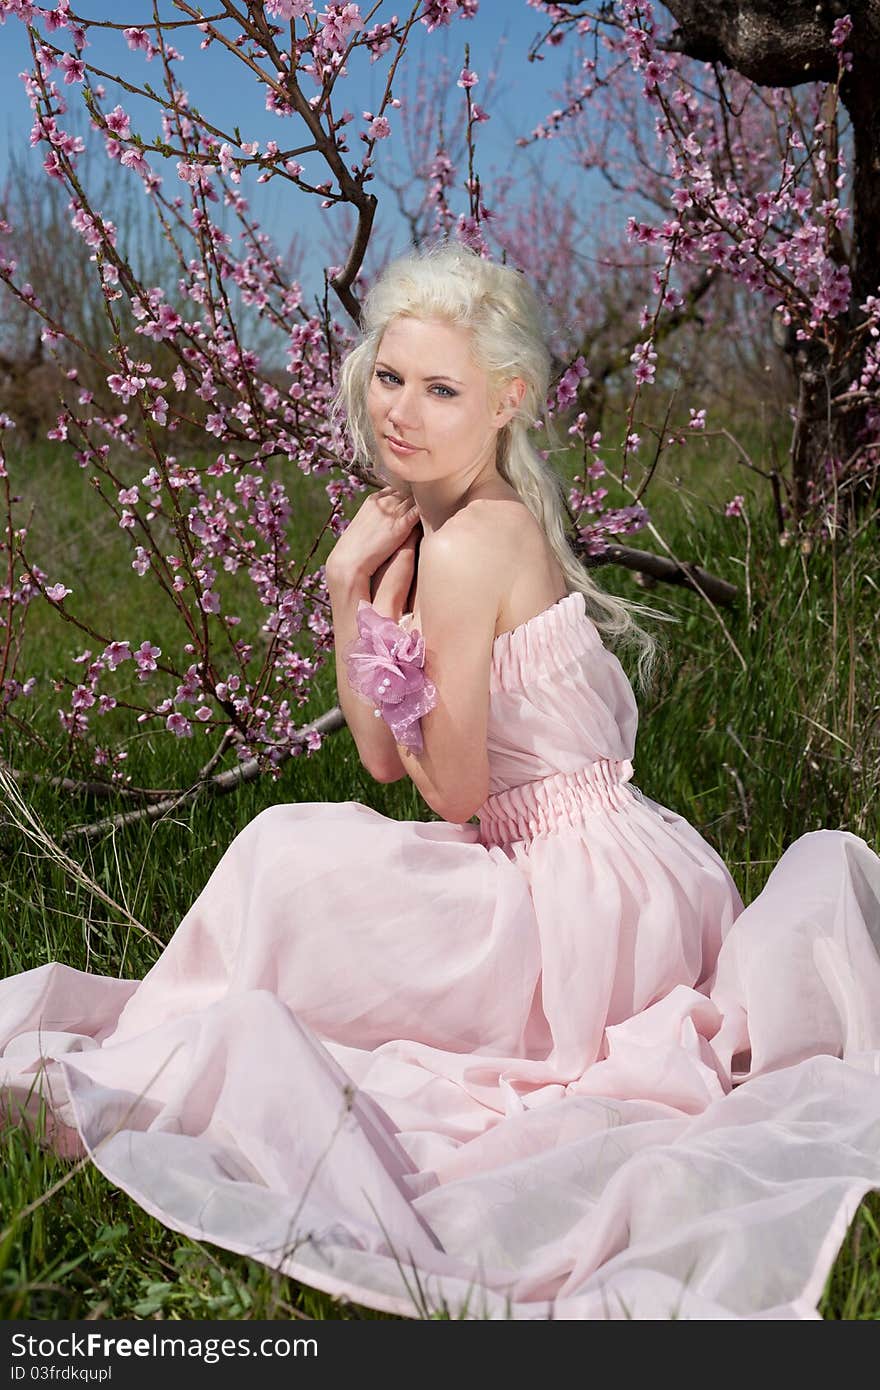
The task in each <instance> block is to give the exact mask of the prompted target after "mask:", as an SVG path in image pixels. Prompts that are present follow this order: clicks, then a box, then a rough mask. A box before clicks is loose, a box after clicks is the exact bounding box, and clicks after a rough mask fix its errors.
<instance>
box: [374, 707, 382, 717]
mask: <svg viewBox="0 0 880 1390" xmlns="http://www.w3.org/2000/svg"><path fill="white" fill-rule="evenodd" d="M373 718H374V719H381V718H382V711H381V710H380V709H374V710H373Z"/></svg>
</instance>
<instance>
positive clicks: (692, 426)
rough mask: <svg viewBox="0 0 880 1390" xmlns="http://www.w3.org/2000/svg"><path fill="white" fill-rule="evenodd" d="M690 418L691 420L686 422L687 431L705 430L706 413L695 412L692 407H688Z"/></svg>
mask: <svg viewBox="0 0 880 1390" xmlns="http://www.w3.org/2000/svg"><path fill="white" fill-rule="evenodd" d="M690 417H691V418H690V419H689V420H688V429H689V430H704V429H705V428H706V411H705V410H695V409H694V407H693V406H691V407H690Z"/></svg>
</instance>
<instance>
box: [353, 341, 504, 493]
mask: <svg viewBox="0 0 880 1390" xmlns="http://www.w3.org/2000/svg"><path fill="white" fill-rule="evenodd" d="M471 344H472V338H471V333H470V330H469V329H467V328H464V327H462V326H461V325H459V324H451V323H446V322H444V321H443V320H441V319H416V318H407V317H405V316H399V317H397V318H394V319H392V320H391V322H390V323H389V325H388V327H387V328H386V330H385V332H384V334H383V335H382V339H381V341H380V343H379V349H378V352H377V354H376V364H375V367H374V369H373V376H372V380H371V382H370V389H369V392H368V396H367V410H368V413H369V417H370V423H371V425H372V427H373V432H374V434H375V437H376V444H377V447H378V449H379V455H380V458H381V460H382V463H383V465H384V466H385V468H386V469H387V470H389V471H390V472H391V473H393V474H395V475H396V476H397V478H399V479H400V481H401V482H405V483H406V484H408V485H410V486H412V485H415V486H418V484H419V483H427V482H434V481H437V480H438V479H441V478H452V477H458V476H461V477H462V478H463V479H464V480H468V481H469V480H470V479H471V478H472V477H473V476H474V474H475V473H476V472H479V470H480V468H481V467H483V466H485V465H487V464H491V465H494V459H495V445H496V439H497V434H498V430H499V429H500V428H501V425H503V424H504V423H506V421H507V419H509V418H510V416H511V414H512V413H513V411H512V410H511V409H506V410H505V409H504V407H500V408H495V405H494V402H493V401H492V400H491V399H490V391H489V378H488V376H487V374H486V372H485V371H484V370H483V368H482V367H481V366H480V365H479V364H478V363H477V362H476V361H475V360H474V358H473V356H472V352H471ZM407 446H409V447H407Z"/></svg>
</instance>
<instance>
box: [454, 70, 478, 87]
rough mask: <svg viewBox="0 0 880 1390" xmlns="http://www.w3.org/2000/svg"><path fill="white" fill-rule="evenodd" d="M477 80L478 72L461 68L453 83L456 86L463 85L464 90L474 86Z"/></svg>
mask: <svg viewBox="0 0 880 1390" xmlns="http://www.w3.org/2000/svg"><path fill="white" fill-rule="evenodd" d="M479 80H480V74H479V73H478V72H472V71H471V70H470V68H462V70H461V72H460V73H459V75H458V81H457V82H456V84H455V85H456V87H464V89H465V90H466V91H469V90H470V88H471V87H476V85H477V83H478V82H479Z"/></svg>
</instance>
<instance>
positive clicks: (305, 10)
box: [266, 0, 314, 20]
mask: <svg viewBox="0 0 880 1390" xmlns="http://www.w3.org/2000/svg"><path fill="white" fill-rule="evenodd" d="M266 14H269V15H271V16H272V18H273V19H284V20H290V19H305V17H306V15H307V14H314V9H313V6H312V0H266Z"/></svg>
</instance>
